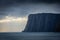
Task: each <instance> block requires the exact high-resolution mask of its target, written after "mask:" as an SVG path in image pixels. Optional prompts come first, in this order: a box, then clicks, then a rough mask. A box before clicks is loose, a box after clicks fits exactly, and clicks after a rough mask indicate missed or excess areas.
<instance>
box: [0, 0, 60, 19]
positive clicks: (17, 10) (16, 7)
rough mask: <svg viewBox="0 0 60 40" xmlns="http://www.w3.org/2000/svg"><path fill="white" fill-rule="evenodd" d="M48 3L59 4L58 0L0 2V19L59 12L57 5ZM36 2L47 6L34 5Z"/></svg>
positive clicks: (9, 0) (12, 0)
mask: <svg viewBox="0 0 60 40" xmlns="http://www.w3.org/2000/svg"><path fill="white" fill-rule="evenodd" d="M50 1H52V2H53V3H54V2H59V1H58V0H0V19H3V18H4V17H5V16H12V17H24V16H26V15H28V14H31V13H37V12H54V13H55V12H60V8H59V4H58V5H56V6H54V5H55V4H52V5H50V4H48V3H51V2H50ZM26 2H27V3H26ZM29 2H30V3H29ZM38 2H39V3H40V2H44V3H47V4H36V3H38ZM33 3H35V4H33ZM49 5H50V6H49Z"/></svg>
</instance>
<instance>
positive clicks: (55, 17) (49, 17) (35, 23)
mask: <svg viewBox="0 0 60 40" xmlns="http://www.w3.org/2000/svg"><path fill="white" fill-rule="evenodd" d="M23 32H60V14H52V13H40V14H30V15H29V16H28V22H27V25H26V28H25V30H24V31H23Z"/></svg>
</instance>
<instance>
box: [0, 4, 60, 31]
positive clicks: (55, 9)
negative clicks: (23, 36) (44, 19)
mask: <svg viewBox="0 0 60 40" xmlns="http://www.w3.org/2000/svg"><path fill="white" fill-rule="evenodd" d="M35 13H60V4H58V3H52V4H48V3H14V4H11V5H7V6H6V5H5V6H1V7H0V32H21V31H22V30H24V28H25V26H26V23H27V20H28V18H27V17H28V15H29V14H35Z"/></svg>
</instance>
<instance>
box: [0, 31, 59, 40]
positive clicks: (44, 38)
mask: <svg viewBox="0 0 60 40" xmlns="http://www.w3.org/2000/svg"><path fill="white" fill-rule="evenodd" d="M0 40H60V33H55V32H49V33H48V32H39V33H38V32H30V33H29V32H8V33H0Z"/></svg>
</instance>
